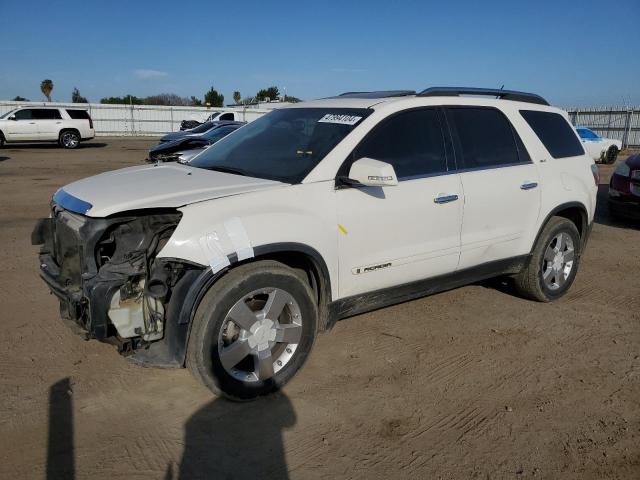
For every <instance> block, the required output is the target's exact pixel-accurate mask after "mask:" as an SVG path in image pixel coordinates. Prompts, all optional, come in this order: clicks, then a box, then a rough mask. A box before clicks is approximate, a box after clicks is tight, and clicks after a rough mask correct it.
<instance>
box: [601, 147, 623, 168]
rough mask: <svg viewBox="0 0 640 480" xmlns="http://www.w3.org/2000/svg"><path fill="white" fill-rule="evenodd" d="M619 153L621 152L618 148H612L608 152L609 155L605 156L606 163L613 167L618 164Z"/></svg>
mask: <svg viewBox="0 0 640 480" xmlns="http://www.w3.org/2000/svg"><path fill="white" fill-rule="evenodd" d="M619 152H620V151H619V150H618V147H616V146H615V145H612V146H610V147H609V150H607V153H606V155H605V158H604V162H605V163H606V164H607V165H612V164H614V163H616V159H617V158H618V153H619Z"/></svg>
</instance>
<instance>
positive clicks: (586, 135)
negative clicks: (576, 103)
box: [578, 128, 600, 140]
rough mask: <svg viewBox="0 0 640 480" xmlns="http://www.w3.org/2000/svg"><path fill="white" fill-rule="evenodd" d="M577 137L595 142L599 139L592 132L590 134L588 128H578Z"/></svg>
mask: <svg viewBox="0 0 640 480" xmlns="http://www.w3.org/2000/svg"><path fill="white" fill-rule="evenodd" d="M578 135H580V138H584V139H592V140H595V139H598V138H600V137H598V135H596V134H595V133H594V132H592V131H591V130H589V129H588V128H578Z"/></svg>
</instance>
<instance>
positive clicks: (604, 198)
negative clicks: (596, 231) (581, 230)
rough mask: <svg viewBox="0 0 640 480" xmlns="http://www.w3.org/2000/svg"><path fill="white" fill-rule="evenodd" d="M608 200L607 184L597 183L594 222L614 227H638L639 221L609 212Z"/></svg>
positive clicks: (639, 225) (639, 226)
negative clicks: (619, 216) (615, 215)
mask: <svg viewBox="0 0 640 480" xmlns="http://www.w3.org/2000/svg"><path fill="white" fill-rule="evenodd" d="M608 201H609V184H606V183H601V184H600V185H598V200H597V202H596V213H595V215H594V218H593V221H594V222H595V223H598V224H600V225H606V226H607V227H615V228H633V229H639V228H640V222H638V221H634V220H626V219H622V218H616V217H614V216H612V215H611V213H610V212H609V207H608Z"/></svg>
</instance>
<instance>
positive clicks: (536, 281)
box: [515, 217, 581, 302]
mask: <svg viewBox="0 0 640 480" xmlns="http://www.w3.org/2000/svg"><path fill="white" fill-rule="evenodd" d="M580 246H581V241H580V234H579V232H578V229H577V228H576V226H575V224H574V223H573V222H571V221H570V220H567V219H566V218H562V217H552V218H551V220H549V222H548V223H547V225H546V226H545V227H544V229H543V230H542V233H541V234H540V237H539V238H538V240H537V242H536V244H535V246H534V249H533V254H532V256H531V259H530V261H529V265H527V267H526V268H525V269H524V270H523V271H522V272H520V273H519V274H518V275H517V276H516V278H515V280H516V282H515V283H516V288H517V289H518V291H519V292H520V293H521V294H522V295H523V296H524V297H527V298H530V299H532V300H537V301H539V302H550V301H552V300H555V299H557V298H560V297H562V296H563V295H564V294H565V293H567V291H568V290H569V287H571V285H572V284H573V281H574V280H575V278H576V273H577V271H578V264H579V261H580Z"/></svg>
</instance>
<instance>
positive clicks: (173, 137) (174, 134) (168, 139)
mask: <svg viewBox="0 0 640 480" xmlns="http://www.w3.org/2000/svg"><path fill="white" fill-rule="evenodd" d="M189 135H191V136H194V135H196V136H197V135H200V134H199V133H193V132H191V131H189V130H182V131H180V132H172V133H167V134H166V135H165V136H164V137H160V141H161V142H173V141H174V140H178V139H180V138H184V137H186V136H189Z"/></svg>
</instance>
